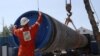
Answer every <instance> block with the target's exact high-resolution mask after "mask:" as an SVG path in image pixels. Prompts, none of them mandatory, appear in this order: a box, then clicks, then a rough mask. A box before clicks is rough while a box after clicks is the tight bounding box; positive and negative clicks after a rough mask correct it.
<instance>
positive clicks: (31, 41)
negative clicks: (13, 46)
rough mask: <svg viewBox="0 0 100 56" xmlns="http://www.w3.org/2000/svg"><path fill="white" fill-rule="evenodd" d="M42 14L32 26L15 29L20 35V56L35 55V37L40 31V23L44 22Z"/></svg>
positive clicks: (14, 31) (18, 35) (15, 32)
mask: <svg viewBox="0 0 100 56" xmlns="http://www.w3.org/2000/svg"><path fill="white" fill-rule="evenodd" d="M41 18H42V17H41V14H40V15H39V17H38V19H37V21H36V23H35V24H33V25H32V26H31V27H27V28H26V29H25V28H23V27H22V28H19V29H16V28H14V29H13V33H14V34H15V35H16V36H17V37H18V39H19V42H20V46H19V52H18V56H34V49H35V37H36V33H37V31H38V28H39V25H40V23H41V22H42V19H41Z"/></svg>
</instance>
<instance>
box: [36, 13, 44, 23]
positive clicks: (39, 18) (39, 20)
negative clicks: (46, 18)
mask: <svg viewBox="0 0 100 56" xmlns="http://www.w3.org/2000/svg"><path fill="white" fill-rule="evenodd" d="M41 22H42V13H41V12H39V16H38V19H37V21H36V23H35V24H38V25H40V24H41Z"/></svg>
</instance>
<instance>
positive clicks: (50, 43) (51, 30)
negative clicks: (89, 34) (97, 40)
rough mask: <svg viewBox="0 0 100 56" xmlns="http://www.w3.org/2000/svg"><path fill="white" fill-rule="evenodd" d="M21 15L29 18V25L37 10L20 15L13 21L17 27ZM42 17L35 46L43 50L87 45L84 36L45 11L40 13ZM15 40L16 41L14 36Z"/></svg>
mask: <svg viewBox="0 0 100 56" xmlns="http://www.w3.org/2000/svg"><path fill="white" fill-rule="evenodd" d="M22 17H27V18H29V19H30V22H29V24H30V26H31V25H32V24H33V23H34V22H35V21H36V19H37V17H38V12H37V11H29V12H26V13H24V14H23V15H21V16H20V17H19V18H18V19H17V20H16V22H15V24H16V25H18V27H20V24H19V22H20V19H21V18H22ZM42 18H43V22H42V24H41V26H40V28H39V31H38V34H37V39H36V47H37V48H40V49H41V50H42V51H43V52H50V51H54V50H64V49H73V48H80V47H84V46H86V45H87V43H88V40H87V38H86V37H85V36H83V35H81V34H79V33H78V32H76V31H74V30H73V29H71V28H69V27H68V26H66V25H65V24H62V23H60V22H59V21H57V20H56V19H54V18H52V17H51V16H49V15H47V14H45V13H43V14H42ZM15 41H16V43H18V40H16V38H15Z"/></svg>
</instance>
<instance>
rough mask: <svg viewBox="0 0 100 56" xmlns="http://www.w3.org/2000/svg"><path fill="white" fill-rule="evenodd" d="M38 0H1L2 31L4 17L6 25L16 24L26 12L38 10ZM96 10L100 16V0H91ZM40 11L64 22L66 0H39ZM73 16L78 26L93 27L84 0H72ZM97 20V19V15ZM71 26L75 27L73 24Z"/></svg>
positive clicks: (0, 19) (0, 20) (0, 18)
mask: <svg viewBox="0 0 100 56" xmlns="http://www.w3.org/2000/svg"><path fill="white" fill-rule="evenodd" d="M37 1H38V0H1V1H0V31H2V23H3V22H2V20H3V19H4V22H5V24H4V25H5V26H10V24H14V22H15V21H16V19H17V18H18V17H19V16H20V15H22V14H23V13H25V12H28V11H31V10H38V2H37ZM91 2H92V4H93V6H94V8H95V11H96V13H97V15H98V17H99V18H100V6H99V5H100V0H91ZM39 9H40V11H42V12H44V13H46V14H48V15H51V16H52V17H54V18H55V19H57V20H58V21H60V22H62V23H64V22H65V18H66V17H67V12H66V10H65V0H39ZM72 13H73V15H72V17H71V19H72V20H73V22H74V24H75V26H76V28H77V29H78V28H80V27H84V28H87V29H90V30H92V29H91V25H90V22H89V20H88V15H87V12H86V10H85V6H84V2H83V0H72ZM95 18H96V21H98V20H97V17H95ZM99 20H100V19H99ZM69 27H71V28H73V26H72V25H71V24H69Z"/></svg>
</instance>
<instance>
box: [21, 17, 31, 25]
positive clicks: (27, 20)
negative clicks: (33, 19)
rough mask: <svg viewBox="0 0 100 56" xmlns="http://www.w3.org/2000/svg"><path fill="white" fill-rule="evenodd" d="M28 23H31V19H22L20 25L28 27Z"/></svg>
mask: <svg viewBox="0 0 100 56" xmlns="http://www.w3.org/2000/svg"><path fill="white" fill-rule="evenodd" d="M28 22H29V19H28V18H27V17H22V18H21V20H20V24H21V25H22V26H23V25H26V24H27V23H28Z"/></svg>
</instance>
